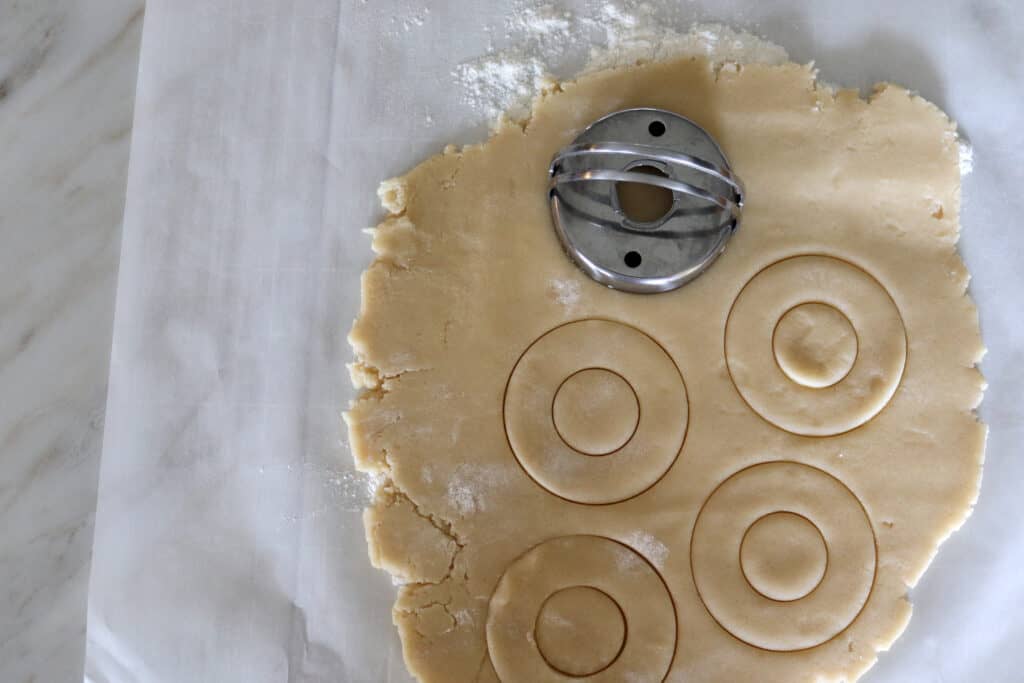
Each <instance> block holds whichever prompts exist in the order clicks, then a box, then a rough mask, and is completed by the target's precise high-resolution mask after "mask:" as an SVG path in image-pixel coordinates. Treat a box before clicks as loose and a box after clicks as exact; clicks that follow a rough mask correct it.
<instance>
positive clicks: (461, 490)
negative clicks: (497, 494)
mask: <svg viewBox="0 0 1024 683" xmlns="http://www.w3.org/2000/svg"><path fill="white" fill-rule="evenodd" d="M512 474H513V472H512V470H511V469H510V468H509V467H508V466H505V465H471V464H468V463H464V464H462V465H459V466H458V467H456V468H455V471H454V472H453V473H452V476H451V479H450V480H449V481H448V491H447V493H448V503H449V504H450V505H451V506H452V507H453V508H455V509H456V510H457V511H458V512H459V514H460V515H462V516H468V515H472V514H474V513H476V512H478V511H481V510H483V509H485V507H486V505H487V503H486V501H487V499H488V498H490V497H491V492H492V491H495V490H497V489H501V488H504V487H505V486H507V485H508V483H509V481H510V480H511V475H512Z"/></svg>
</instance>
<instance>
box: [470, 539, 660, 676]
mask: <svg viewBox="0 0 1024 683" xmlns="http://www.w3.org/2000/svg"><path fill="white" fill-rule="evenodd" d="M595 606H596V607H597V609H596V610H593V609H591V611H585V612H584V611H581V608H583V609H589V608H594V607H595ZM576 615H579V620H578V621H577V620H575V619H573V617H575V616H576ZM557 621H570V622H571V623H569V624H562V625H561V626H560V627H556V626H555V624H553V623H552V622H557ZM486 629H487V648H488V652H489V653H490V658H491V663H492V664H493V665H494V669H495V672H496V673H497V674H498V677H499V678H500V679H501V680H502V681H509V682H512V681H515V682H518V681H530V682H531V683H545V682H547V681H561V682H564V681H571V680H573V679H578V678H581V677H583V678H585V679H586V680H587V681H594V682H608V683H611V682H613V681H614V682H618V681H624V680H636V681H661V680H663V679H664V678H665V676H666V675H667V674H668V671H669V668H670V666H671V665H672V660H673V658H674V656H675V648H676V611H675V606H674V604H673V601H672V597H671V595H670V594H669V591H668V588H667V587H666V586H665V583H664V581H663V580H662V578H661V576H660V575H659V574H658V572H657V570H656V569H655V568H654V567H653V565H651V563H650V562H648V561H647V559H646V558H644V557H643V556H642V555H640V554H639V553H637V552H636V551H635V550H633V549H632V548H629V547H628V546H625V545H623V544H622V543H619V542H618V541H613V540H611V539H609V538H604V537H601V536H562V537H559V538H554V539H551V540H548V541H544V542H543V543H540V544H539V545H536V546H534V547H533V548H531V549H530V550H528V551H527V552H526V553H524V554H523V555H521V556H520V557H519V558H518V559H516V560H515V561H514V562H513V563H512V564H511V565H509V567H508V568H507V569H506V570H505V572H504V574H503V575H502V576H501V579H500V580H499V581H498V585H497V587H496V588H495V590H494V593H493V595H492V596H491V599H490V604H489V607H488V613H487V627H486ZM559 631H561V633H559ZM566 633H569V634H571V635H581V636H585V637H588V636H589V637H590V638H592V640H591V641H589V642H588V641H586V640H580V639H577V638H574V637H569V638H566V637H565V635H566ZM619 634H621V636H620V635H619ZM617 639H618V640H619V642H618V643H616V640H617ZM616 646H617V649H616ZM556 647H558V648H559V650H558V651H555V648H556Z"/></svg>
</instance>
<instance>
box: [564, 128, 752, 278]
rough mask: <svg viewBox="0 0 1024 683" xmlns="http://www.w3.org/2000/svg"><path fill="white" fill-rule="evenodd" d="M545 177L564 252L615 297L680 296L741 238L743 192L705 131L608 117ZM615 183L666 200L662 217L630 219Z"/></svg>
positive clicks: (567, 150) (586, 132)
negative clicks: (664, 193)
mask: <svg viewBox="0 0 1024 683" xmlns="http://www.w3.org/2000/svg"><path fill="white" fill-rule="evenodd" d="M549 172H550V177H551V180H550V184H549V186H548V193H549V197H550V202H551V217H552V219H553V221H554V226H555V232H556V233H557V234H558V237H559V239H560V240H561V242H562V246H563V247H564V248H565V251H566V253H567V254H568V255H569V257H570V258H571V259H572V260H573V261H574V262H575V263H576V264H577V265H578V266H579V267H580V268H581V269H582V270H583V271H584V272H586V273H587V275H589V276H590V277H591V278H593V279H594V280H596V281H598V282H600V283H602V284H605V285H607V286H609V287H612V288H614V289H619V290H622V291H626V292H636V293H655V292H667V291H670V290H673V289H676V288H678V287H681V286H682V285H684V284H686V283H687V282H689V281H691V280H693V279H694V278H696V277H697V276H698V275H700V274H701V273H703V272H704V271H705V270H707V269H708V267H710V266H711V264H712V263H713V262H714V260H715V259H716V258H718V256H719V254H721V253H722V251H723V250H724V249H725V245H726V243H727V242H728V241H729V238H730V237H731V236H732V234H733V233H734V232H736V230H737V229H738V228H739V224H740V215H741V213H742V208H743V196H744V190H743V184H742V183H741V182H740V179H739V178H738V177H736V175H735V174H734V173H733V172H732V170H731V169H730V167H729V161H728V160H727V159H726V158H725V155H724V154H723V153H722V150H721V149H720V148H719V147H718V144H717V143H716V142H715V141H714V139H712V137H711V136H710V135H708V133H707V131H705V130H704V129H703V128H701V127H700V126H698V125H697V124H696V123H694V122H693V121H690V120H689V119H687V118H684V117H682V116H679V115H678V114H674V113H672V112H669V111H665V110H662V109H648V108H644V109H626V110H623V111H618V112H614V113H612V114H608V115H607V116H604V117H603V118H601V119H599V120H597V121H595V122H594V123H592V124H591V125H590V126H588V127H587V128H586V129H585V130H584V131H583V132H582V133H581V134H580V135H579V136H578V137H577V138H576V139H575V140H574V141H573V142H572V144H570V145H569V146H567V147H565V148H563V149H562V150H561V151H560V152H558V154H557V155H556V156H555V158H554V159H553V160H552V161H551V166H550V169H549ZM620 183H626V184H633V185H634V187H635V186H636V185H646V186H652V187H655V188H662V189H664V190H668V191H669V192H670V193H671V197H670V198H669V199H668V200H667V206H665V211H664V213H662V214H661V215H657V216H638V215H637V214H636V213H635V212H634V213H633V214H631V213H630V212H629V211H628V210H627V209H628V207H627V206H625V204H626V202H625V201H624V195H623V192H622V189H623V187H624V186H621V185H620Z"/></svg>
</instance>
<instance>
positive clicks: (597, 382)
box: [551, 368, 640, 455]
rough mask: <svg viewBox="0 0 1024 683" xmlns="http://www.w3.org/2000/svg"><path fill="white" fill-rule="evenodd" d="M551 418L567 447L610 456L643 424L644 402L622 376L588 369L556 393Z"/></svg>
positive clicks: (597, 369)
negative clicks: (641, 416)
mask: <svg viewBox="0 0 1024 683" xmlns="http://www.w3.org/2000/svg"><path fill="white" fill-rule="evenodd" d="M551 417H552V419H553V420H554V423H555V429H556V430H558V435H559V436H560V437H562V441H564V442H565V443H566V445H567V446H569V447H570V448H573V449H575V450H577V451H579V452H580V453H584V454H586V455H608V454H609V453H614V452H615V451H617V450H619V449H620V448H622V447H623V446H625V445H626V443H628V442H629V440H630V439H632V438H633V434H635V433H636V428H637V426H638V425H639V424H640V403H639V400H638V399H637V397H636V391H634V389H633V387H632V386H630V384H629V382H627V381H626V380H625V379H623V378H622V376H621V375H619V374H617V373H615V372H614V371H612V370H606V369H604V368H586V369H585V370H580V371H579V372H577V373H575V374H574V375H571V376H570V377H568V378H567V379H566V380H565V381H564V382H562V385H561V386H560V387H558V389H557V390H556V391H555V400H554V403H553V404H552V406H551Z"/></svg>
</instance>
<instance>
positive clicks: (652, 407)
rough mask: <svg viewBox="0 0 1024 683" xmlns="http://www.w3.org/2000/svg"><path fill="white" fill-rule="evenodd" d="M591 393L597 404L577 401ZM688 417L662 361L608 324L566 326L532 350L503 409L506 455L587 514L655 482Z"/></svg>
mask: <svg viewBox="0 0 1024 683" xmlns="http://www.w3.org/2000/svg"><path fill="white" fill-rule="evenodd" d="M580 378H582V379H580ZM567 386H568V389H567V388H566V387H567ZM595 388H597V389H599V392H598V393H601V394H603V396H594V395H590V396H587V397H586V398H584V393H585V392H587V391H590V390H594V389H595ZM566 396H568V398H566ZM581 404H588V405H582V406H581ZM574 408H576V409H575V410H574ZM688 412H689V404H688V402H687V397H686V387H685V385H684V384H683V378H682V376H681V375H680V374H679V369H678V368H677V367H676V364H675V363H674V362H673V360H672V358H671V357H670V356H669V355H668V353H666V352H665V350H664V349H663V348H662V347H661V346H660V345H659V344H658V343H657V342H656V341H654V340H653V339H651V338H650V337H648V336H647V335H646V334H644V333H643V332H641V331H639V330H637V329H635V328H633V327H630V326H629V325H624V324H622V323H617V322H611V321H608V320H581V321H577V322H572V323H568V324H565V325H562V326H560V327H556V328H555V329H553V330H551V331H550V332H548V333H546V334H544V335H543V336H541V337H540V339H538V340H537V341H535V342H534V343H533V344H531V345H530V347H529V348H528V349H527V350H526V351H525V353H523V355H522V357H521V358H520V359H519V361H518V362H517V363H516V365H515V368H514V369H513V370H512V375H511V376H510V377H509V380H508V385H507V388H506V392H505V405H504V418H505V429H506V432H507V433H508V440H509V445H510V446H511V447H512V451H513V453H515V456H516V459H517V460H518V461H519V463H520V464H521V465H522V466H523V469H525V470H526V472H527V474H529V475H530V477H532V478H533V480H534V481H536V482H537V483H538V484H540V485H541V486H543V487H544V488H545V489H547V490H548V491H549V492H551V493H553V494H555V495H557V496H560V497H562V498H565V499H568V500H571V501H575V502H578V503H587V504H608V503H617V502H620V501H623V500H626V499H627V498H632V497H633V496H636V495H638V494H640V493H643V492H644V491H645V490H647V489H648V488H650V487H651V486H653V485H654V484H655V483H656V482H657V481H658V480H659V479H661V477H662V476H663V475H664V474H665V473H666V472H667V471H668V469H669V468H670V467H671V466H672V463H674V462H675V460H676V457H677V456H678V454H679V451H680V449H681V448H682V445H683V440H684V438H685V436H686V427H687V422H688ZM609 414H610V415H609ZM594 455H601V456H602V457H591V456H594Z"/></svg>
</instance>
